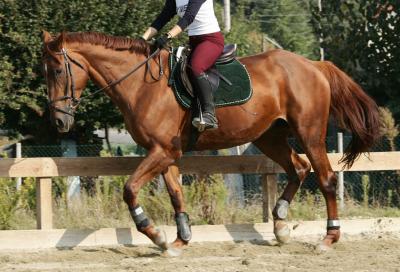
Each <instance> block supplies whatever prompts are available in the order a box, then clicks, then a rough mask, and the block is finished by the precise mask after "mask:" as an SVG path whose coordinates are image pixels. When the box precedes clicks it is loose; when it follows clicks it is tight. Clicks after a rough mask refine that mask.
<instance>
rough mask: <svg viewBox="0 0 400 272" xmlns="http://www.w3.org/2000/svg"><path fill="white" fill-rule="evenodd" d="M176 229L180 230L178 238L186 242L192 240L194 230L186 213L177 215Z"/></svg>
mask: <svg viewBox="0 0 400 272" xmlns="http://www.w3.org/2000/svg"><path fill="white" fill-rule="evenodd" d="M175 222H176V227H177V229H178V234H177V235H178V238H180V239H182V240H183V241H185V242H189V241H190V239H192V230H191V228H190V222H189V216H188V214H187V213H185V212H181V213H177V214H176V215H175Z"/></svg>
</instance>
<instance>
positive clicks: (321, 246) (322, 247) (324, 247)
mask: <svg viewBox="0 0 400 272" xmlns="http://www.w3.org/2000/svg"><path fill="white" fill-rule="evenodd" d="M315 249H316V250H317V252H318V253H325V252H328V251H330V250H332V247H330V246H328V245H326V244H324V243H323V242H321V243H319V244H318V245H317V246H316V248H315Z"/></svg>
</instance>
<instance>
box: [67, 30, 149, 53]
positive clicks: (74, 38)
mask: <svg viewBox="0 0 400 272" xmlns="http://www.w3.org/2000/svg"><path fill="white" fill-rule="evenodd" d="M66 42H71V43H89V44H93V45H102V46H104V47H105V48H109V49H114V50H119V51H123V50H129V51H131V52H134V53H138V54H145V55H148V54H149V51H150V46H149V44H148V43H147V42H145V41H144V40H142V39H131V38H127V37H119V36H111V35H106V34H103V33H98V32H68V33H66Z"/></svg>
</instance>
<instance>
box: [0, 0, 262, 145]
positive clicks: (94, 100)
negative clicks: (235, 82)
mask: <svg viewBox="0 0 400 272" xmlns="http://www.w3.org/2000/svg"><path fill="white" fill-rule="evenodd" d="M163 3H164V0H151V1H135V0H128V1H121V0H87V1H81V0H70V1H55V0H36V1H29V4H27V1H13V0H0V67H1V69H0V127H1V128H3V129H7V130H9V131H10V132H11V133H12V134H13V135H14V136H18V135H20V134H24V135H25V134H33V135H34V136H35V137H34V141H35V143H42V144H44V143H46V144H48V143H55V142H57V141H58V137H57V133H56V131H55V129H54V128H52V126H51V125H50V122H49V118H48V107H47V104H46V101H47V98H46V95H45V89H46V88H45V84H44V83H45V82H44V80H43V76H42V72H41V52H42V50H41V46H42V41H41V31H42V30H43V29H45V30H47V31H50V32H52V33H53V34H56V33H59V32H61V31H63V30H66V31H71V32H73V31H79V32H81V31H98V32H104V33H107V34H110V35H119V36H129V37H138V36H139V35H141V34H142V33H143V31H144V30H145V29H146V28H147V27H148V26H149V25H150V24H151V22H152V21H153V19H154V18H155V17H156V15H157V14H158V13H159V12H160V10H161V8H162V7H163ZM217 8H218V7H217ZM176 21H177V18H175V20H174V21H173V22H171V23H170V24H169V26H167V27H166V28H165V29H164V30H163V31H162V33H163V32H165V31H167V29H168V27H170V26H171V25H172V24H174V23H175V22H176ZM234 22H236V21H234ZM255 29H257V28H256V27H255V26H254V24H248V23H246V22H240V21H237V23H235V30H234V31H233V32H232V33H230V34H228V35H227V41H231V40H232V39H234V40H235V41H236V40H237V41H239V45H240V52H241V53H242V54H249V53H255V52H258V51H259V50H258V49H259V47H258V48H256V49H255V45H256V43H254V39H251V38H248V36H249V35H253V33H254V32H255V31H254V30H255ZM247 32H250V33H251V34H249V35H248V34H246V33H247ZM239 33H240V34H239ZM255 36H256V35H255ZM186 39H187V37H186V36H185V35H181V37H180V38H179V39H177V40H175V41H174V44H175V45H177V44H183V43H184V42H185V41H186ZM94 89H97V88H96V87H95V86H94V85H93V84H91V85H89V91H88V90H86V92H85V93H86V94H88V93H90V90H94ZM75 117H76V118H75V119H76V122H75V128H74V134H75V135H76V137H77V138H78V142H80V143H88V142H89V143H90V142H93V141H95V140H96V139H95V138H94V137H93V131H94V130H95V129H97V128H105V127H119V128H120V127H122V126H123V120H122V117H121V114H120V113H119V111H118V110H117V108H116V107H115V106H114V105H112V103H111V101H110V99H108V97H106V96H104V95H103V94H101V93H100V94H98V95H96V96H94V97H91V98H90V99H88V100H85V102H84V103H82V104H81V105H80V106H79V107H78V111H77V113H76V116H75Z"/></svg>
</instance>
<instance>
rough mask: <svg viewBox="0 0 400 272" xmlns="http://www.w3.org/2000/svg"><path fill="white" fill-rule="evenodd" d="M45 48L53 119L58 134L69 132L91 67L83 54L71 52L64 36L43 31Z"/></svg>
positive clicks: (45, 66)
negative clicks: (54, 35) (54, 36)
mask: <svg viewBox="0 0 400 272" xmlns="http://www.w3.org/2000/svg"><path fill="white" fill-rule="evenodd" d="M43 45H44V46H43V58H42V62H43V68H44V77H45V79H46V84H47V92H48V99H49V107H50V119H51V122H52V123H53V125H55V126H56V127H57V130H58V131H59V132H63V133H64V132H68V131H69V130H70V129H71V127H72V125H73V123H74V113H75V108H76V107H77V106H78V104H79V100H80V97H81V94H82V91H83V89H84V88H85V87H86V84H87V81H88V79H89V76H88V73H87V71H88V67H87V65H86V62H85V61H84V59H83V57H82V56H81V55H79V54H77V53H76V52H74V51H72V50H70V49H68V47H67V43H66V34H65V33H61V34H59V35H58V36H57V37H56V38H53V37H52V36H51V35H50V33H48V32H46V31H43Z"/></svg>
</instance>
